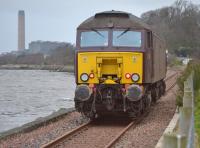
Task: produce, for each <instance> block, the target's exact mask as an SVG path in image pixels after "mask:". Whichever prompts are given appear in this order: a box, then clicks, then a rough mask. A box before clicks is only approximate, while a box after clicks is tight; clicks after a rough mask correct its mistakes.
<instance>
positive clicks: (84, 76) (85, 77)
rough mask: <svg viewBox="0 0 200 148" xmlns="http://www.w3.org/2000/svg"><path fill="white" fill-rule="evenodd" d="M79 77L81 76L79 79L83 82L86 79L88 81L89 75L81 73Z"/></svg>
mask: <svg viewBox="0 0 200 148" xmlns="http://www.w3.org/2000/svg"><path fill="white" fill-rule="evenodd" d="M80 78H81V80H82V81H83V82H86V81H88V79H89V76H88V74H86V73H82V74H81V76H80Z"/></svg>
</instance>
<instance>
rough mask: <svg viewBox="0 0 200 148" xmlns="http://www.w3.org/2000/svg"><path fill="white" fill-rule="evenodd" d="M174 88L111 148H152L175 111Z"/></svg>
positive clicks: (175, 88)
mask: <svg viewBox="0 0 200 148" xmlns="http://www.w3.org/2000/svg"><path fill="white" fill-rule="evenodd" d="M176 90H177V86H175V87H174V88H173V89H172V90H171V91H169V92H168V93H167V94H166V95H165V96H163V97H162V98H161V100H159V101H158V102H157V103H156V104H155V105H154V106H152V108H151V111H150V113H149V115H148V117H146V118H145V119H144V120H143V121H142V122H141V123H140V124H139V125H138V126H137V127H136V128H130V129H129V130H128V131H127V132H126V133H125V134H124V135H123V136H122V137H121V139H120V140H119V142H118V143H116V144H115V145H114V146H113V147H115V148H153V147H155V145H156V144H157V142H158V140H159V138H160V137H161V136H162V134H163V132H164V130H165V128H166V127H167V125H168V124H169V122H170V120H171V119H172V117H173V115H174V112H175V110H176V105H175V99H176V95H175V93H176Z"/></svg>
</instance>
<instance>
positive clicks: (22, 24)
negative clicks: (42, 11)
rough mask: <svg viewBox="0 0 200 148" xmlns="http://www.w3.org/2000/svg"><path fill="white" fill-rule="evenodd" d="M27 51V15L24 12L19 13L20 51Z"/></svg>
mask: <svg viewBox="0 0 200 148" xmlns="http://www.w3.org/2000/svg"><path fill="white" fill-rule="evenodd" d="M24 49H25V13H24V11H23V10H19V12H18V51H23V50H24Z"/></svg>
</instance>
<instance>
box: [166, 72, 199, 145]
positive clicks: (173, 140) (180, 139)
mask: <svg viewBox="0 0 200 148" xmlns="http://www.w3.org/2000/svg"><path fill="white" fill-rule="evenodd" d="M176 128H177V129H175V131H174V132H172V133H164V136H163V147H164V148H196V147H198V145H195V128H194V89H193V73H192V74H191V75H190V76H189V77H188V78H187V80H186V81H185V82H184V96H183V107H181V108H180V109H179V121H178V123H177V127H176Z"/></svg>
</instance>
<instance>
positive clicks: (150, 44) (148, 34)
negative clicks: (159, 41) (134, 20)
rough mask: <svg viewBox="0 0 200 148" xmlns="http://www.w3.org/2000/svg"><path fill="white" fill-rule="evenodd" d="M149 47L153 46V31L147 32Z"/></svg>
mask: <svg viewBox="0 0 200 148" xmlns="http://www.w3.org/2000/svg"><path fill="white" fill-rule="evenodd" d="M147 47H148V48H151V47H153V37H152V32H147Z"/></svg>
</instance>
